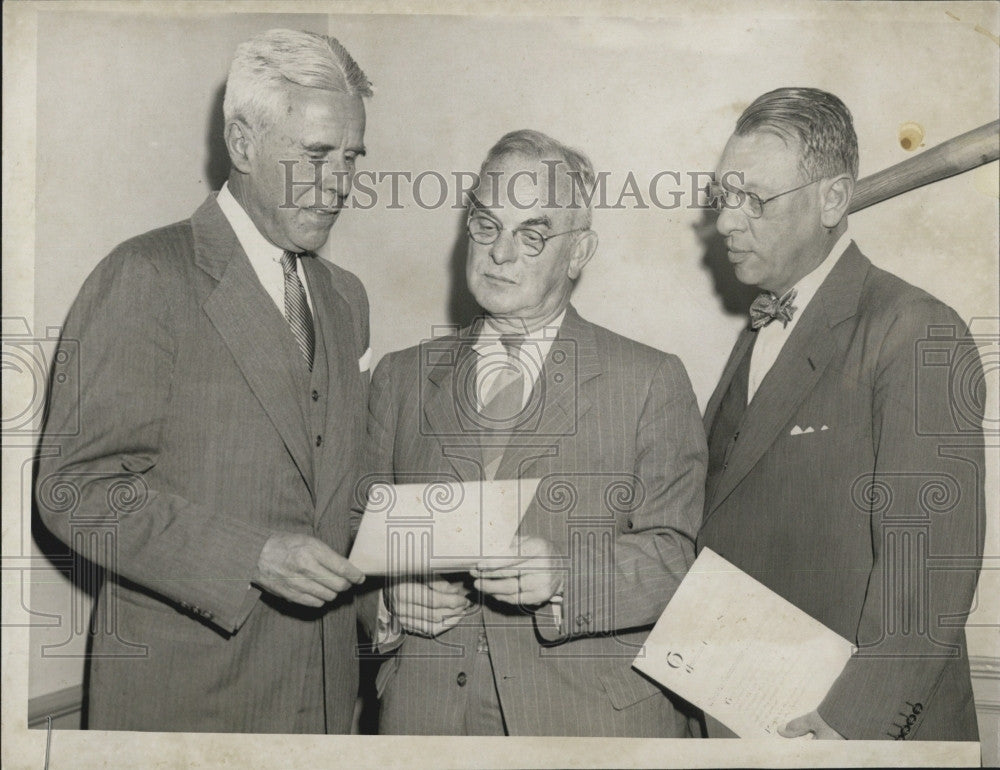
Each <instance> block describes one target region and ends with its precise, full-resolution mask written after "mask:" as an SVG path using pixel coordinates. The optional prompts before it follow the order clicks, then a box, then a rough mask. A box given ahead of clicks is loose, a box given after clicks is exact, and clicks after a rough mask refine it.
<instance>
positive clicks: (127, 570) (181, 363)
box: [37, 29, 371, 733]
mask: <svg viewBox="0 0 1000 770" xmlns="http://www.w3.org/2000/svg"><path fill="white" fill-rule="evenodd" d="M370 93H371V88H370V84H369V83H368V80H367V78H366V77H365V75H364V73H363V72H362V71H361V69H360V68H359V67H358V65H357V64H356V63H355V62H354V60H353V59H352V58H351V56H350V54H348V52H347V51H346V50H345V49H344V48H343V47H342V46H341V45H340V43H338V42H337V41H336V40H335V39H333V38H327V37H323V36H320V35H314V34H311V33H306V32H295V31H291V30H281V29H278V30H270V31H268V32H265V33H262V34H260V35H258V36H256V37H254V38H252V39H251V40H249V41H247V42H246V43H244V44H243V45H241V46H240V47H239V48H238V49H237V51H236V56H235V58H234V60H233V63H232V67H231V69H230V73H229V78H228V80H227V83H226V95H225V102H224V113H225V141H226V146H227V149H228V151H229V156H230V159H231V162H232V168H231V171H230V175H229V179H228V182H227V184H226V185H224V186H223V188H222V190H221V191H220V192H219V193H218V194H212V195H210V196H209V197H208V199H207V200H206V201H205V202H204V203H203V204H202V205H201V207H200V208H199V209H198V210H197V211H196V212H195V213H194V215H193V216H192V217H191V219H189V220H186V221H183V222H179V223H177V224H174V225H170V226H168V227H165V228H161V229H159V230H154V231H152V232H150V233H146V234H145V235H141V236H139V237H137V238H134V239H132V240H130V241H128V242H126V243H124V244H122V245H121V246H119V247H118V248H117V249H115V251H114V252H112V254H111V255H109V256H108V257H107V258H106V259H105V260H104V261H102V262H101V264H100V265H99V266H98V267H97V268H96V269H95V271H94V272H93V273H92V274H91V276H90V277H89V278H88V280H87V282H86V284H85V285H84V287H83V289H82V290H81V291H80V294H79V297H78V298H77V300H76V302H75V303H74V305H73V308H72V309H71V311H70V313H69V316H68V318H67V320H66V325H65V328H64V330H63V343H62V344H63V355H66V356H70V357H72V358H73V364H74V365H71V366H69V369H70V370H73V371H77V372H78V373H79V378H80V381H79V382H78V383H73V382H66V383H59V382H56V383H54V384H53V388H52V392H51V402H50V410H49V415H48V419H47V423H46V436H45V437H44V438H43V445H42V449H41V450H40V454H41V461H40V464H39V473H38V481H37V501H38V508H39V512H40V514H41V517H42V519H43V520H44V521H45V523H46V525H47V526H48V527H49V528H50V529H51V530H52V531H53V532H54V533H56V534H57V535H58V536H59V537H60V538H61V539H62V540H64V541H65V542H66V543H68V544H70V545H71V546H73V547H74V548H76V549H77V550H78V551H79V552H80V554H81V555H83V556H85V557H87V558H88V559H90V560H91V561H94V562H96V563H98V564H100V565H101V566H102V567H104V568H105V569H106V574H107V578H106V580H105V583H104V586H103V588H102V590H101V593H100V596H99V597H98V599H97V602H98V604H97V612H99V613H102V614H101V615H99V617H107V618H112V619H114V620H115V621H116V622H115V625H114V627H113V628H112V629H111V631H110V633H108V632H105V633H102V634H99V635H96V636H95V637H94V641H93V645H92V655H93V658H92V660H91V664H90V673H89V679H88V681H89V693H88V714H89V726H90V727H92V728H97V729H124V730H184V731H210V732H282V733H300V732H324V731H328V732H341V733H343V732H348V731H349V730H350V728H351V721H352V715H353V711H354V704H355V699H356V696H357V691H358V663H357V656H356V644H357V637H356V619H355V612H354V607H353V601H352V596H351V593H350V589H352V588H353V586H354V585H355V584H357V583H360V582H361V581H362V580H363V575H362V574H361V573H360V572H359V571H358V570H357V569H356V568H355V567H354V566H353V565H352V564H350V562H348V561H347V560H346V558H344V556H343V554H344V553H345V552H346V549H347V545H348V541H349V537H350V527H349V516H348V512H349V509H350V500H351V491H352V488H353V484H354V481H355V476H356V473H357V470H358V468H357V458H358V455H359V451H360V447H361V444H362V442H363V439H364V429H365V425H364V414H365V402H366V397H367V391H368V373H367V371H362V369H367V367H366V366H359V360H363V359H364V358H365V351H366V349H367V346H368V302H367V298H366V295H365V290H364V288H363V287H362V285H361V282H360V281H358V279H357V278H356V277H355V276H353V275H352V274H350V273H348V272H347V271H345V270H342V269H341V268H338V267H336V266H334V265H332V264H330V263H328V262H326V261H324V260H322V259H320V258H319V257H317V256H316V253H315V252H316V250H317V249H319V248H321V247H322V246H323V244H324V243H325V242H326V240H327V236H328V235H329V232H330V228H331V227H332V226H333V224H334V222H335V221H336V219H337V217H338V215H339V213H340V210H341V207H342V205H343V203H344V200H345V199H346V197H347V195H348V193H349V191H350V189H351V181H352V178H353V173H354V164H355V159H356V158H357V156H358V155H361V154H363V152H364V130H365V109H364V104H363V101H362V99H363V97H365V96H369V95H370ZM75 392H77V393H81V394H82V398H81V399H80V400H79V401H78V400H77V399H75V398H74V397H73V394H74V393H75ZM66 425H79V426H80V427H81V430H80V431H79V433H78V434H77V435H69V436H68V437H66V438H63V436H67V434H72V431H67V430H66V429H65V426H66ZM67 501H69V504H65V503H67ZM108 533H110V536H111V537H112V538H113V540H112V542H111V544H110V545H107V544H106V543H105V542H104V538H105V536H106V535H107V534H108ZM136 650H141V651H142V654H141V655H136V654H134V652H135V651H136Z"/></svg>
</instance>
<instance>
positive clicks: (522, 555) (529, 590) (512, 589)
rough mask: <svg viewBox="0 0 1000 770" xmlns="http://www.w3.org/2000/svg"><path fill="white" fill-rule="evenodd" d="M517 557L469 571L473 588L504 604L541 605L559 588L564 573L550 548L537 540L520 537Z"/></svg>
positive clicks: (516, 548)
mask: <svg viewBox="0 0 1000 770" xmlns="http://www.w3.org/2000/svg"><path fill="white" fill-rule="evenodd" d="M514 550H515V551H516V552H517V554H518V556H516V557H513V558H511V559H508V560H506V561H500V562H492V563H491V564H490V565H489V566H484V567H483V568H482V569H474V570H472V577H474V578H477V580H476V582H475V583H474V587H475V588H477V589H478V590H480V591H482V592H483V593H484V594H489V595H490V596H492V597H493V598H494V599H497V600H499V601H502V602H506V603H507V604H513V605H517V606H522V605H528V606H531V605H535V604H544V603H545V602H547V601H549V600H550V599H551V598H552V597H553V596H554V595H555V594H557V593H558V592H559V591H560V589H561V588H562V584H563V580H564V570H563V569H561V568H560V567H559V564H558V558H557V556H556V554H555V551H554V550H553V548H552V545H551V544H550V543H549V542H548V541H547V540H544V539H542V538H540V537H519V538H517V539H516V541H515V549H514Z"/></svg>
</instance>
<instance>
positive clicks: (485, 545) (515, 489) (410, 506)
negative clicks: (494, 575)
mask: <svg viewBox="0 0 1000 770" xmlns="http://www.w3.org/2000/svg"><path fill="white" fill-rule="evenodd" d="M538 481H539V480H538V479H511V480H503V481H481V482H454V483H449V482H431V483H428V484H374V485H373V486H372V488H371V490H370V491H369V494H368V504H367V506H366V508H365V514H364V517H363V518H362V520H361V528H360V529H359V530H358V536H357V538H356V539H355V541H354V547H353V548H352V550H351V554H350V557H349V558H350V560H351V562H352V563H353V564H354V565H355V566H356V567H357V568H358V569H360V570H361V571H363V572H365V573H366V574H369V575H389V574H393V575H401V574H422V573H426V572H433V571H438V572H441V571H457V570H467V569H472V568H473V567H475V566H476V565H477V564H482V563H484V562H488V561H489V560H490V559H491V558H504V557H510V556H511V555H513V554H514V550H513V540H514V536H515V534H516V533H517V528H518V526H519V525H520V523H521V518H522V517H523V516H524V512H525V511H526V510H527V509H528V506H529V505H530V504H531V501H532V499H533V498H534V496H535V489H536V487H537V486H538Z"/></svg>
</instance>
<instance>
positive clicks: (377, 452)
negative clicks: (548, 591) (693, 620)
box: [366, 307, 706, 737]
mask: <svg viewBox="0 0 1000 770" xmlns="http://www.w3.org/2000/svg"><path fill="white" fill-rule="evenodd" d="M475 339H476V333H475V332H474V331H471V330H468V329H467V330H464V331H463V332H461V333H460V334H459V335H457V336H452V337H445V338H440V339H436V340H432V341H430V342H427V343H424V344H423V345H420V346H418V347H414V348H410V349H408V350H404V351H401V352H399V353H393V354H390V355H388V356H386V357H385V359H383V361H382V362H381V363H380V364H379V366H378V368H377V370H376V372H375V375H374V377H373V384H372V396H371V399H370V407H369V411H370V414H369V440H370V442H371V450H372V458H371V460H370V461H369V469H370V470H371V471H372V472H373V477H372V478H381V479H387V480H389V481H395V482H406V481H432V480H435V479H440V480H451V481H457V480H463V481H469V480H478V479H480V478H481V477H482V476H481V474H482V465H481V454H480V449H479V441H480V436H479V431H478V429H477V427H476V418H475V415H474V414H473V411H474V410H475V406H474V401H470V400H469V398H468V394H467V392H466V391H464V390H463V383H468V382H469V381H470V372H471V371H472V369H470V366H471V365H472V364H473V363H474V361H475V356H476V353H475V352H474V351H473V350H472V349H471V344H472V343H473V342H474V341H475ZM528 411H529V413H530V414H531V415H532V418H531V419H530V420H529V421H528V424H527V425H525V426H522V428H521V429H520V430H519V431H517V432H515V433H514V434H513V435H512V437H511V438H510V444H509V446H508V447H507V450H506V452H505V454H504V455H503V459H502V460H501V463H500V466H499V468H498V470H497V474H496V477H497V478H501V479H503V478H508V479H510V478H533V477H537V478H541V479H542V481H541V483H540V485H539V489H538V493H537V495H536V498H535V500H534V502H533V503H532V505H531V506H530V508H529V509H528V511H527V512H526V514H525V517H524V520H523V521H522V525H521V532H522V534H529V535H537V536H541V537H545V538H547V539H548V540H549V541H550V542H551V543H553V545H554V546H555V548H556V550H557V551H558V552H559V553H560V554H561V556H562V557H563V560H564V561H563V566H564V568H565V570H566V582H565V585H566V588H565V596H564V603H563V612H562V625H561V627H559V628H556V627H555V626H554V625H552V624H550V623H546V622H545V621H544V620H543V619H542V618H541V616H540V615H539V614H536V613H533V612H532V611H531V610H530V609H528V608H522V609H517V608H511V607H510V606H508V605H501V604H498V603H493V602H486V603H484V604H483V605H482V612H483V616H482V617H483V620H482V622H485V627H486V633H487V637H488V642H489V649H490V656H491V658H492V662H493V667H494V675H495V680H496V685H497V688H498V692H499V696H500V701H501V705H502V708H503V715H504V719H505V720H506V724H507V728H508V731H509V733H510V734H512V735H646V736H661V737H667V736H682V735H686V734H688V725H687V718H686V716H685V715H684V714H683V713H680V712H678V711H677V710H675V708H674V707H673V705H672V703H671V701H670V700H669V699H668V697H667V696H666V695H665V694H664V692H663V691H662V690H661V689H660V688H659V687H658V686H657V685H655V684H653V683H652V682H650V681H649V680H648V679H646V678H645V677H643V676H642V675H640V674H638V673H637V672H636V671H634V670H633V669H632V668H631V662H632V660H633V658H634V657H635V655H636V654H637V653H638V652H639V649H640V647H641V644H642V642H643V640H644V639H645V636H646V634H647V633H648V631H649V628H650V626H651V625H652V624H653V623H654V622H655V621H656V619H657V618H658V617H659V615H660V612H661V611H662V610H663V608H664V606H665V605H666V603H667V601H668V600H669V599H670V597H671V596H672V594H673V592H674V590H675V589H676V587H677V585H678V584H679V582H680V580H681V578H682V577H683V576H684V574H685V572H686V571H687V568H688V567H689V566H690V563H691V561H692V558H693V538H694V534H695V532H696V531H697V528H698V524H699V522H700V519H701V507H702V495H703V484H704V472H705V462H706V460H705V439H704V432H703V429H702V426H701V421H700V417H699V414H698V408H697V402H696V401H695V397H694V394H693V392H692V390H691V385H690V383H689V381H688V378H687V375H686V373H685V371H684V368H683V366H682V364H681V363H680V361H679V360H678V359H677V358H676V357H675V356H671V355H668V354H666V353H661V352H659V351H656V350H653V349H652V348H649V347H646V346H644V345H641V344H639V343H637V342H633V341H632V340H628V339H626V338H624V337H621V336H619V335H617V334H614V333H612V332H610V331H608V330H606V329H603V328H601V327H599V326H596V325H594V324H591V323H588V322H587V321H584V320H583V319H581V318H580V316H579V315H578V314H577V313H576V311H575V310H574V309H573V308H572V307H570V308H569V309H568V311H567V314H566V317H565V320H564V322H563V324H562V327H561V328H560V331H559V334H558V337H557V338H556V340H555V341H554V342H553V344H552V348H551V349H550V351H549V353H548V356H547V358H546V360H545V363H544V366H543V370H542V373H541V376H540V379H539V384H538V385H537V386H536V389H535V392H534V394H533V396H532V401H530V402H529V410H528ZM366 606H369V607H370V605H366ZM370 614H371V613H369V617H368V622H369V624H370V622H371V620H372V619H371V617H370ZM482 622H481V621H480V619H479V616H478V615H476V616H473V617H471V618H467V619H466V621H463V623H461V624H460V625H458V626H456V627H455V628H453V629H450V630H449V631H447V632H445V633H444V634H441V635H440V636H439V637H437V638H436V639H425V638H422V637H419V636H412V635H408V636H407V637H406V639H405V641H404V643H403V644H402V646H401V647H400V648H399V649H398V650H397V652H396V653H395V654H394V655H393V656H392V657H391V658H389V660H388V661H387V662H386V663H385V664H384V666H383V669H382V671H380V673H379V680H378V686H379V689H380V691H381V692H382V722H381V728H380V729H381V731H382V732H392V733H418V734H419V733H435V734H447V733H454V732H456V731H457V726H458V725H461V718H462V714H463V712H464V703H465V698H466V697H467V693H466V689H465V688H463V683H464V677H462V676H461V674H462V673H463V672H465V671H468V670H469V669H468V666H470V665H471V656H475V655H476V654H477V653H476V643H477V640H478V636H479V632H480V630H481V628H482Z"/></svg>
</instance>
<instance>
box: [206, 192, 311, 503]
mask: <svg viewBox="0 0 1000 770" xmlns="http://www.w3.org/2000/svg"><path fill="white" fill-rule="evenodd" d="M191 225H192V230H193V232H194V243H195V264H196V265H198V267H200V268H201V269H202V270H204V271H205V272H206V273H208V274H209V275H210V276H212V277H213V278H214V279H215V280H216V281H217V282H218V283H217V285H216V286H215V289H214V290H213V291H212V292H211V293H210V294H209V295H208V297H207V299H206V300H205V301H204V303H203V304H202V308H203V309H204V311H205V313H206V314H207V315H208V317H209V319H210V320H211V322H212V324H213V325H214V326H215V328H216V330H217V331H218V332H219V335H220V336H221V337H222V339H223V341H224V342H225V344H226V346H227V347H228V348H229V351H230V353H232V356H233V358H234V359H235V361H236V365H237V366H238V367H239V368H240V371H241V372H242V373H243V376H244V377H245V378H246V381H247V384H248V385H249V386H250V389H251V390H252V391H253V393H254V395H255V396H256V397H257V400H258V401H260V404H261V406H262V407H263V409H264V411H265V412H266V413H267V415H268V417H269V418H270V420H271V422H272V423H273V425H274V427H275V429H276V430H277V431H278V434H279V435H280V436H281V439H282V441H283V442H284V443H285V446H286V447H287V448H288V452H289V454H290V455H291V457H292V460H293V461H294V462H295V465H296V466H297V467H298V469H299V473H301V474H302V478H303V479H304V480H305V482H306V484H307V486H308V487H309V490H310V492H312V491H313V468H312V451H311V449H310V445H309V440H308V435H309V434H308V424H307V422H306V416H305V415H304V413H303V411H302V394H303V389H304V388H305V387H307V385H306V383H307V380H306V376H305V375H306V369H305V366H304V364H303V361H302V358H301V355H299V352H298V348H297V347H296V345H295V340H294V337H292V335H291V331H290V330H289V328H288V325H287V323H285V319H284V318H283V317H282V315H281V312H280V311H279V310H278V309H277V307H276V306H275V305H274V302H273V301H272V300H271V298H270V297H269V296H268V295H267V293H266V292H265V291H264V288H263V286H261V284H260V281H259V280H258V279H257V275H256V273H254V270H253V267H251V265H250V261H249V260H248V259H247V257H246V254H244V253H243V249H242V247H241V246H240V244H239V241H238V240H237V238H236V234H235V233H234V232H233V231H232V228H231V227H230V226H229V222H228V220H226V218H225V215H224V214H223V213H222V210H221V209H220V208H219V206H218V204H217V203H216V202H215V199H214V197H212V198H209V200H208V201H206V202H205V203H204V204H203V205H202V206H201V208H199V209H198V211H197V212H195V215H194V216H193V217H192V219H191Z"/></svg>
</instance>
